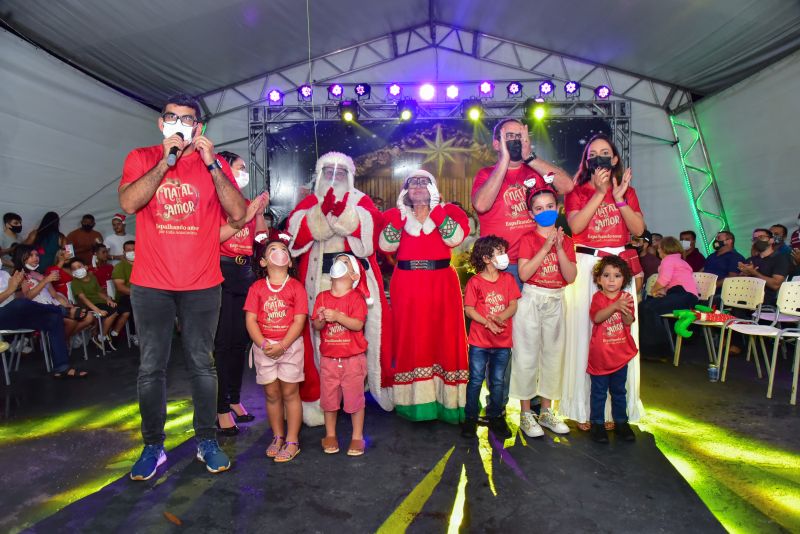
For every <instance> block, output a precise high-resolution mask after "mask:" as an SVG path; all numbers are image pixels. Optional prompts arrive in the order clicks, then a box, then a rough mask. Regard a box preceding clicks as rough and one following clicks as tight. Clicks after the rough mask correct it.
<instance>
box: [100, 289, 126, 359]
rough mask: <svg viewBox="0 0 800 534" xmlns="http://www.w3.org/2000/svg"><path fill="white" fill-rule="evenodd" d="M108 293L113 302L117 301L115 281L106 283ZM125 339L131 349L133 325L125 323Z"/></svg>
mask: <svg viewBox="0 0 800 534" xmlns="http://www.w3.org/2000/svg"><path fill="white" fill-rule="evenodd" d="M106 293H108V296H109V297H111V298H112V299H113V300H117V298H116V297H117V286H115V285H114V281H113V280H107V281H106ZM125 338H126V339H127V340H128V348H131V325H129V324H128V322H126V323H125Z"/></svg>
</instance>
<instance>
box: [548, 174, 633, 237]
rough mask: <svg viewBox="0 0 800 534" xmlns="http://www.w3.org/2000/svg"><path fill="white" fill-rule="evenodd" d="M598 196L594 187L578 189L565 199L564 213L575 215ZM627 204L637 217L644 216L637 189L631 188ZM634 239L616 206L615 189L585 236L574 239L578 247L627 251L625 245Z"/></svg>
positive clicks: (579, 187) (576, 235)
mask: <svg viewBox="0 0 800 534" xmlns="http://www.w3.org/2000/svg"><path fill="white" fill-rule="evenodd" d="M594 192H595V189H594V187H592V185H591V184H590V183H585V184H583V185H576V186H575V189H573V190H572V191H571V192H570V193H568V194H567V196H566V198H565V199H564V210H565V211H566V212H567V215H569V214H570V213H571V212H573V211H580V210H582V209H583V207H584V206H586V204H588V203H589V200H590V199H591V198H592V196H593V195H594ZM625 202H627V203H628V206H630V207H631V209H632V210H633V211H635V212H636V213H641V212H642V210H641V208H640V207H639V198H638V197H637V196H636V191H635V190H634V189H633V187H629V188H628V190H627V191H626V192H625ZM630 238H631V233H630V231H629V230H628V226H627V225H626V224H625V221H624V220H623V219H622V215H620V213H619V208H617V206H616V203H615V202H614V195H613V194H612V192H611V188H609V190H608V192H606V196H605V197H604V198H603V201H602V202H601V203H600V207H599V208H597V210H596V211H595V212H594V214H593V215H592V218H591V219H590V220H589V224H587V225H586V228H584V229H583V232H580V233H577V234H574V235H573V236H572V239H573V240H574V241H575V244H576V245H586V246H587V247H593V248H601V247H624V246H625V243H627V242H628V241H630Z"/></svg>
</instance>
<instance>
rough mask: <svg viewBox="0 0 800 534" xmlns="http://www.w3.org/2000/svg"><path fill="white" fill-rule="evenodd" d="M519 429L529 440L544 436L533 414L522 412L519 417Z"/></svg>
mask: <svg viewBox="0 0 800 534" xmlns="http://www.w3.org/2000/svg"><path fill="white" fill-rule="evenodd" d="M519 428H520V429H521V430H522V431H523V432H525V435H526V436H528V437H529V438H538V437H541V436H544V430H542V427H540V426H539V423H537V422H536V417H534V416H533V412H522V413H521V414H520V416H519Z"/></svg>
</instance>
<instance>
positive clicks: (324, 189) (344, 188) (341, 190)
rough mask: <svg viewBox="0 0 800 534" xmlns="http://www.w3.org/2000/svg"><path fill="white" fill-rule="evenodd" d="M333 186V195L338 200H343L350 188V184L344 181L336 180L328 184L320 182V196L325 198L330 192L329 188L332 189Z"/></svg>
mask: <svg viewBox="0 0 800 534" xmlns="http://www.w3.org/2000/svg"><path fill="white" fill-rule="evenodd" d="M331 187H332V188H333V196H334V197H335V198H336V200H342V199H343V198H344V195H345V193H347V192H348V191H349V190H350V188H349V187H348V185H347V184H346V183H343V182H334V183H332V184H331V183H329V184H327V185H322V184H320V187H318V188H317V189H318V191H317V196H318V197H319V198H325V195H327V194H328V189H330V188H331Z"/></svg>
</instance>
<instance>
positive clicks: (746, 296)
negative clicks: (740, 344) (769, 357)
mask: <svg viewBox="0 0 800 534" xmlns="http://www.w3.org/2000/svg"><path fill="white" fill-rule="evenodd" d="M765 284H766V282H764V280H761V279H760V278H750V277H746V276H735V277H729V278H726V279H725V280H724V281H723V282H722V306H721V307H720V311H721V312H724V311H725V310H726V309H728V310H729V309H731V308H737V309H745V310H750V311H757V310H758V309H759V308H760V307H761V303H762V302H764V286H765ZM714 285H716V281H715V282H714ZM698 289H699V288H698ZM707 289H708V288H707ZM708 290H709V291H710V289H708ZM711 298H713V295H712V297H711ZM692 324H693V325H697V326H700V327H701V328H703V329H704V330H705V329H706V328H719V329H720V331H721V332H720V340H719V350H715V349H714V342H713V336H712V335H711V332H710V331H709V332H706V335H708V336H709V337H708V338H706V339H707V342H706V349H707V350H708V360H709V361H710V362H713V363H716V364H719V362H720V359H721V356H722V346H723V340H724V335H723V334H724V333H725V326H726V324H725V323H722V322H719V321H694V322H693V323H692ZM682 345H683V338H682V337H681V336H678V341H677V342H676V343H675V357H674V359H673V361H672V364H673V365H674V366H675V367H677V366H678V363H679V362H680V357H681V347H682ZM749 356H750V354H749V351H748V359H749ZM760 373H761V371H760V369H759V375H760ZM723 381H724V380H723Z"/></svg>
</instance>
